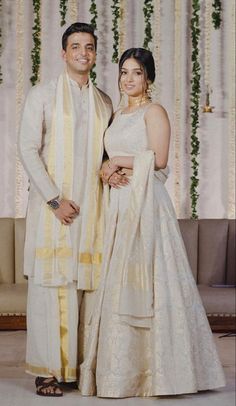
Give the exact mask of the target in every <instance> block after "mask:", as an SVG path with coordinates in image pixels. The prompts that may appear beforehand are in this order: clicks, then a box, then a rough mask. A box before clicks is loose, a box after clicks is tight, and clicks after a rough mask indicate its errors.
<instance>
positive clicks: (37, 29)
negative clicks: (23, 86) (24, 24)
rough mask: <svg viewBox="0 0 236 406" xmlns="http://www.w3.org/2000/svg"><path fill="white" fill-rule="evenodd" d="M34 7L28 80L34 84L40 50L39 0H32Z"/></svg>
mask: <svg viewBox="0 0 236 406" xmlns="http://www.w3.org/2000/svg"><path fill="white" fill-rule="evenodd" d="M33 7H34V26H33V42H34V47H33V49H32V51H31V59H32V63H33V64H32V76H31V78H30V81H31V83H32V85H33V86H34V85H35V84H36V83H37V82H38V81H39V71H40V63H41V58H40V51H41V22H40V10H41V0H33Z"/></svg>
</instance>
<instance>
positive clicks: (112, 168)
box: [100, 160, 119, 183]
mask: <svg viewBox="0 0 236 406" xmlns="http://www.w3.org/2000/svg"><path fill="white" fill-rule="evenodd" d="M118 169H119V166H117V165H114V164H113V163H112V161H111V160H108V161H105V162H103V164H102V168H101V171H100V176H101V178H102V181H103V183H108V180H109V179H110V177H111V175H112V174H113V173H114V172H116V171H117V170H118Z"/></svg>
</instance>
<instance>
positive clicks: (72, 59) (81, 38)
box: [62, 32, 96, 75]
mask: <svg viewBox="0 0 236 406" xmlns="http://www.w3.org/2000/svg"><path fill="white" fill-rule="evenodd" d="M62 57H63V59H64V61H65V62H66V64H67V69H68V73H73V74H82V75H85V74H89V72H90V70H91V69H92V67H93V65H94V63H95V60H96V51H95V43H94V38H93V36H92V35H91V34H89V33H87V32H76V33H74V34H71V35H70V36H69V37H68V39H67V47H66V50H65V51H64V50H62Z"/></svg>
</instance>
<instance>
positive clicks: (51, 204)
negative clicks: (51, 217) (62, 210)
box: [49, 200, 60, 210]
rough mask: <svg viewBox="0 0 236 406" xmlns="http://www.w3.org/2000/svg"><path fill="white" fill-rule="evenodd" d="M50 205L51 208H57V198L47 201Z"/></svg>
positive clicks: (58, 205) (58, 204)
mask: <svg viewBox="0 0 236 406" xmlns="http://www.w3.org/2000/svg"><path fill="white" fill-rule="evenodd" d="M49 204H50V207H51V208H52V209H54V210H55V209H58V208H59V207H60V203H59V202H58V200H51V202H50V203H49Z"/></svg>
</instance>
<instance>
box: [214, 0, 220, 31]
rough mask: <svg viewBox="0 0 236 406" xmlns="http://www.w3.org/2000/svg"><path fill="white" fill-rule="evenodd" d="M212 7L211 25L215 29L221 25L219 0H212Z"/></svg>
mask: <svg viewBox="0 0 236 406" xmlns="http://www.w3.org/2000/svg"><path fill="white" fill-rule="evenodd" d="M212 7H213V12H212V15H211V17H212V23H213V26H214V28H215V29H216V30H218V29H219V28H220V26H221V21H222V20H221V10H222V5H221V0H214V2H213V3H212Z"/></svg>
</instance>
